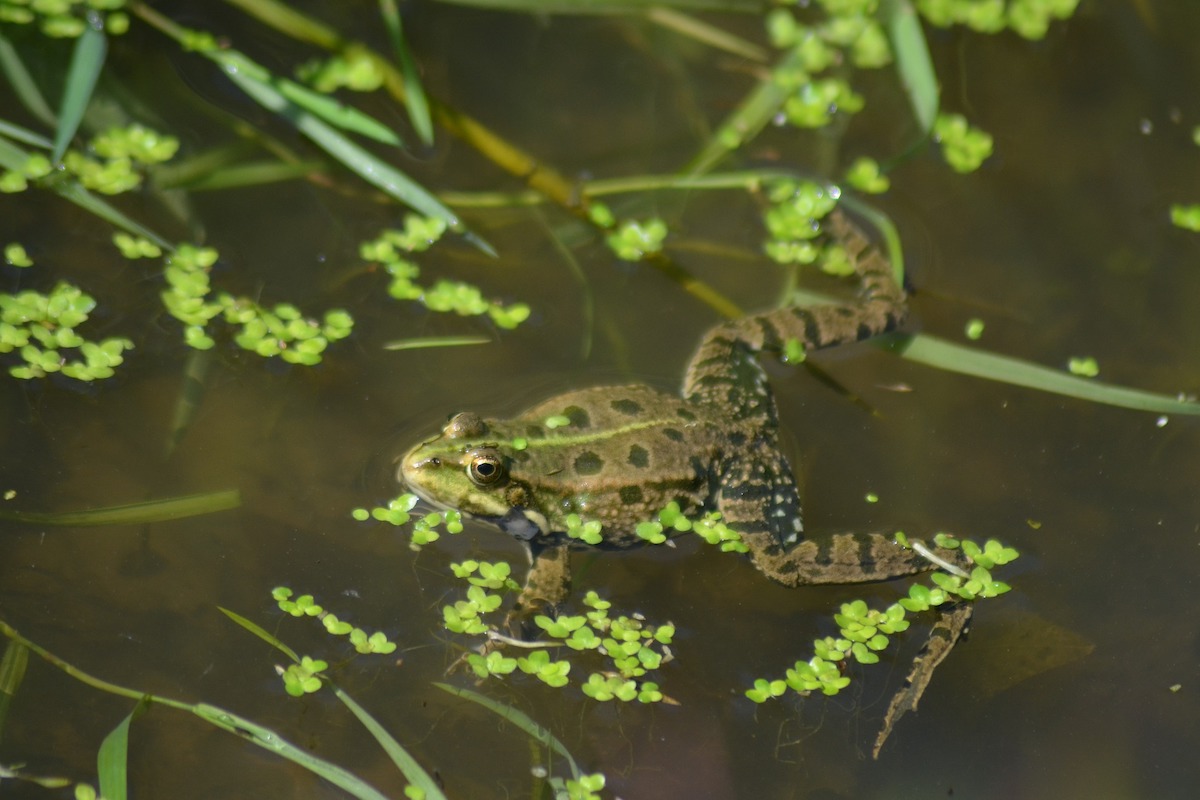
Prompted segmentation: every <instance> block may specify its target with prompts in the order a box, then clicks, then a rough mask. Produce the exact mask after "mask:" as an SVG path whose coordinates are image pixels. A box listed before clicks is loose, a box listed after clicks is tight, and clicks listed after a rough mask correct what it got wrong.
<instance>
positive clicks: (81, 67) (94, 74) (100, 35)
mask: <svg viewBox="0 0 1200 800" xmlns="http://www.w3.org/2000/svg"><path fill="white" fill-rule="evenodd" d="M97 19H98V18H97ZM107 54H108V37H107V36H106V35H105V34H104V25H103V23H98V22H97V21H96V20H93V19H89V20H88V26H87V28H86V30H84V32H83V35H82V36H80V37H79V38H78V39H76V40H75V50H74V52H72V53H71V65H70V66H69V67H68V68H67V85H66V87H65V88H64V89H63V99H62V106H61V107H60V108H59V110H58V128H57V129H56V130H55V131H54V152H53V153H52V154H51V156H50V160H51V161H53V162H54V163H56V164H57V163H58V162H60V161H62V157H63V153H65V152H67V145H69V144H71V140H72V139H73V138H75V132H76V131H77V130H79V123H80V122H82V121H83V112H84V111H86V110H87V105H88V101H90V100H91V99H92V91H93V90H94V89H95V88H96V81H97V79H99V77H100V70H101V68H103V67H104V57H105V56H106V55H107Z"/></svg>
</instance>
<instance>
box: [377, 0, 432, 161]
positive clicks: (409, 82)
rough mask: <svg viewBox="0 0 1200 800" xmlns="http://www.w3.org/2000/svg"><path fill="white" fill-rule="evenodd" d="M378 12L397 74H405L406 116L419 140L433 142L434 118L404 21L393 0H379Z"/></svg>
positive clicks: (429, 143)
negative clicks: (390, 41) (385, 29)
mask: <svg viewBox="0 0 1200 800" xmlns="http://www.w3.org/2000/svg"><path fill="white" fill-rule="evenodd" d="M379 14H380V16H382V17H383V24H384V26H385V27H386V28H387V32H388V38H389V39H391V40H392V50H393V51H395V53H396V63H397V64H398V65H399V67H400V74H401V75H403V76H404V105H405V108H407V109H408V119H409V121H410V122H411V123H412V126H413V130H415V131H416V132H417V136H419V137H421V141H422V142H424V143H425V145H426V146H429V145H432V144H433V119H432V118H431V117H430V116H429V98H427V97H426V96H425V88H424V87H423V86H421V73H420V71H419V70H418V69H417V62H416V60H415V59H414V58H413V56H412V51H411V50H409V49H408V42H407V41H406V40H405V38H404V24H403V22H402V21H401V19H400V12H399V10H398V9H397V8H396V0H379Z"/></svg>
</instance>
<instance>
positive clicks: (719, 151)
mask: <svg viewBox="0 0 1200 800" xmlns="http://www.w3.org/2000/svg"><path fill="white" fill-rule="evenodd" d="M798 69H803V61H802V57H801V56H800V54H799V53H798V52H796V51H793V52H790V53H788V54H787V55H785V56H784V57H783V58H782V59H780V61H779V63H778V64H777V65H776V66H775V67H774V68H773V69H772V71H771V74H769V75H767V76H766V77H765V78H763V79H762V80H761V81H759V83H758V86H756V87H755V88H754V89H753V90H751V91H750V93H749V94H747V95H746V97H745V98H744V99H743V100H742V102H741V103H739V104H738V107H737V108H735V109H734V110H733V113H731V114H730V115H729V116H728V117H726V118H725V119H724V120H723V121H722V122H721V124H720V125H719V126H718V127H717V129H716V130H715V131H713V134H712V136H710V137H709V139H708V141H707V142H706V143H705V144H704V147H702V148H701V149H700V152H699V153H697V154H696V156H695V157H694V158H692V160H691V162H689V163H688V165H687V166H686V167H684V168H683V170H682V172H683V174H684V175H700V174H703V173H705V172H709V171H710V170H712V168H713V167H714V166H716V164H717V162H719V161H720V160H721V159H723V158H724V157H725V156H727V155H728V154H729V153H732V152H733V151H734V150H737V149H738V148H740V147H741V146H742V145H744V144H745V143H746V142H748V141H750V140H751V139H753V138H754V137H755V136H757V135H758V133H759V131H761V130H762V129H763V128H765V127H766V126H767V125H768V124H769V123H770V122H771V120H772V119H773V118H774V117H775V114H776V113H778V112H779V109H780V107H781V106H782V105H783V103H784V100H785V99H786V97H787V90H785V89H784V88H783V86H782V85H781V84H780V83H779V81H777V80H775V75H776V74H777V73H780V72H788V71H792V70H798Z"/></svg>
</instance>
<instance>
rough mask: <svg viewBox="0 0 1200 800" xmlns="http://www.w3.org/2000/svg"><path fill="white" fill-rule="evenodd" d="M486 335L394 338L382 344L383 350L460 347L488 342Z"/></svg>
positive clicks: (489, 339)
mask: <svg viewBox="0 0 1200 800" xmlns="http://www.w3.org/2000/svg"><path fill="white" fill-rule="evenodd" d="M491 341H492V340H491V338H490V337H487V336H427V337H425V338H422V339H396V340H395V341H392V342H388V343H387V344H385V345H384V346H383V349H384V350H420V349H422V348H426V347H462V346H464V345H472V344H489V343H491Z"/></svg>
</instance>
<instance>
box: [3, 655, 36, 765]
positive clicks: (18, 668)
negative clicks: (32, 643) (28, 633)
mask: <svg viewBox="0 0 1200 800" xmlns="http://www.w3.org/2000/svg"><path fill="white" fill-rule="evenodd" d="M28 664H29V649H28V648H26V647H25V645H23V644H21V643H20V642H13V641H10V642H9V643H8V645H7V646H6V647H5V648H4V658H0V742H2V741H4V721H5V720H6V719H7V718H8V709H9V707H10V706H12V701H13V698H14V697H16V696H17V690H18V689H20V688H21V682H22V681H23V680H25V667H26V666H28Z"/></svg>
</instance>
